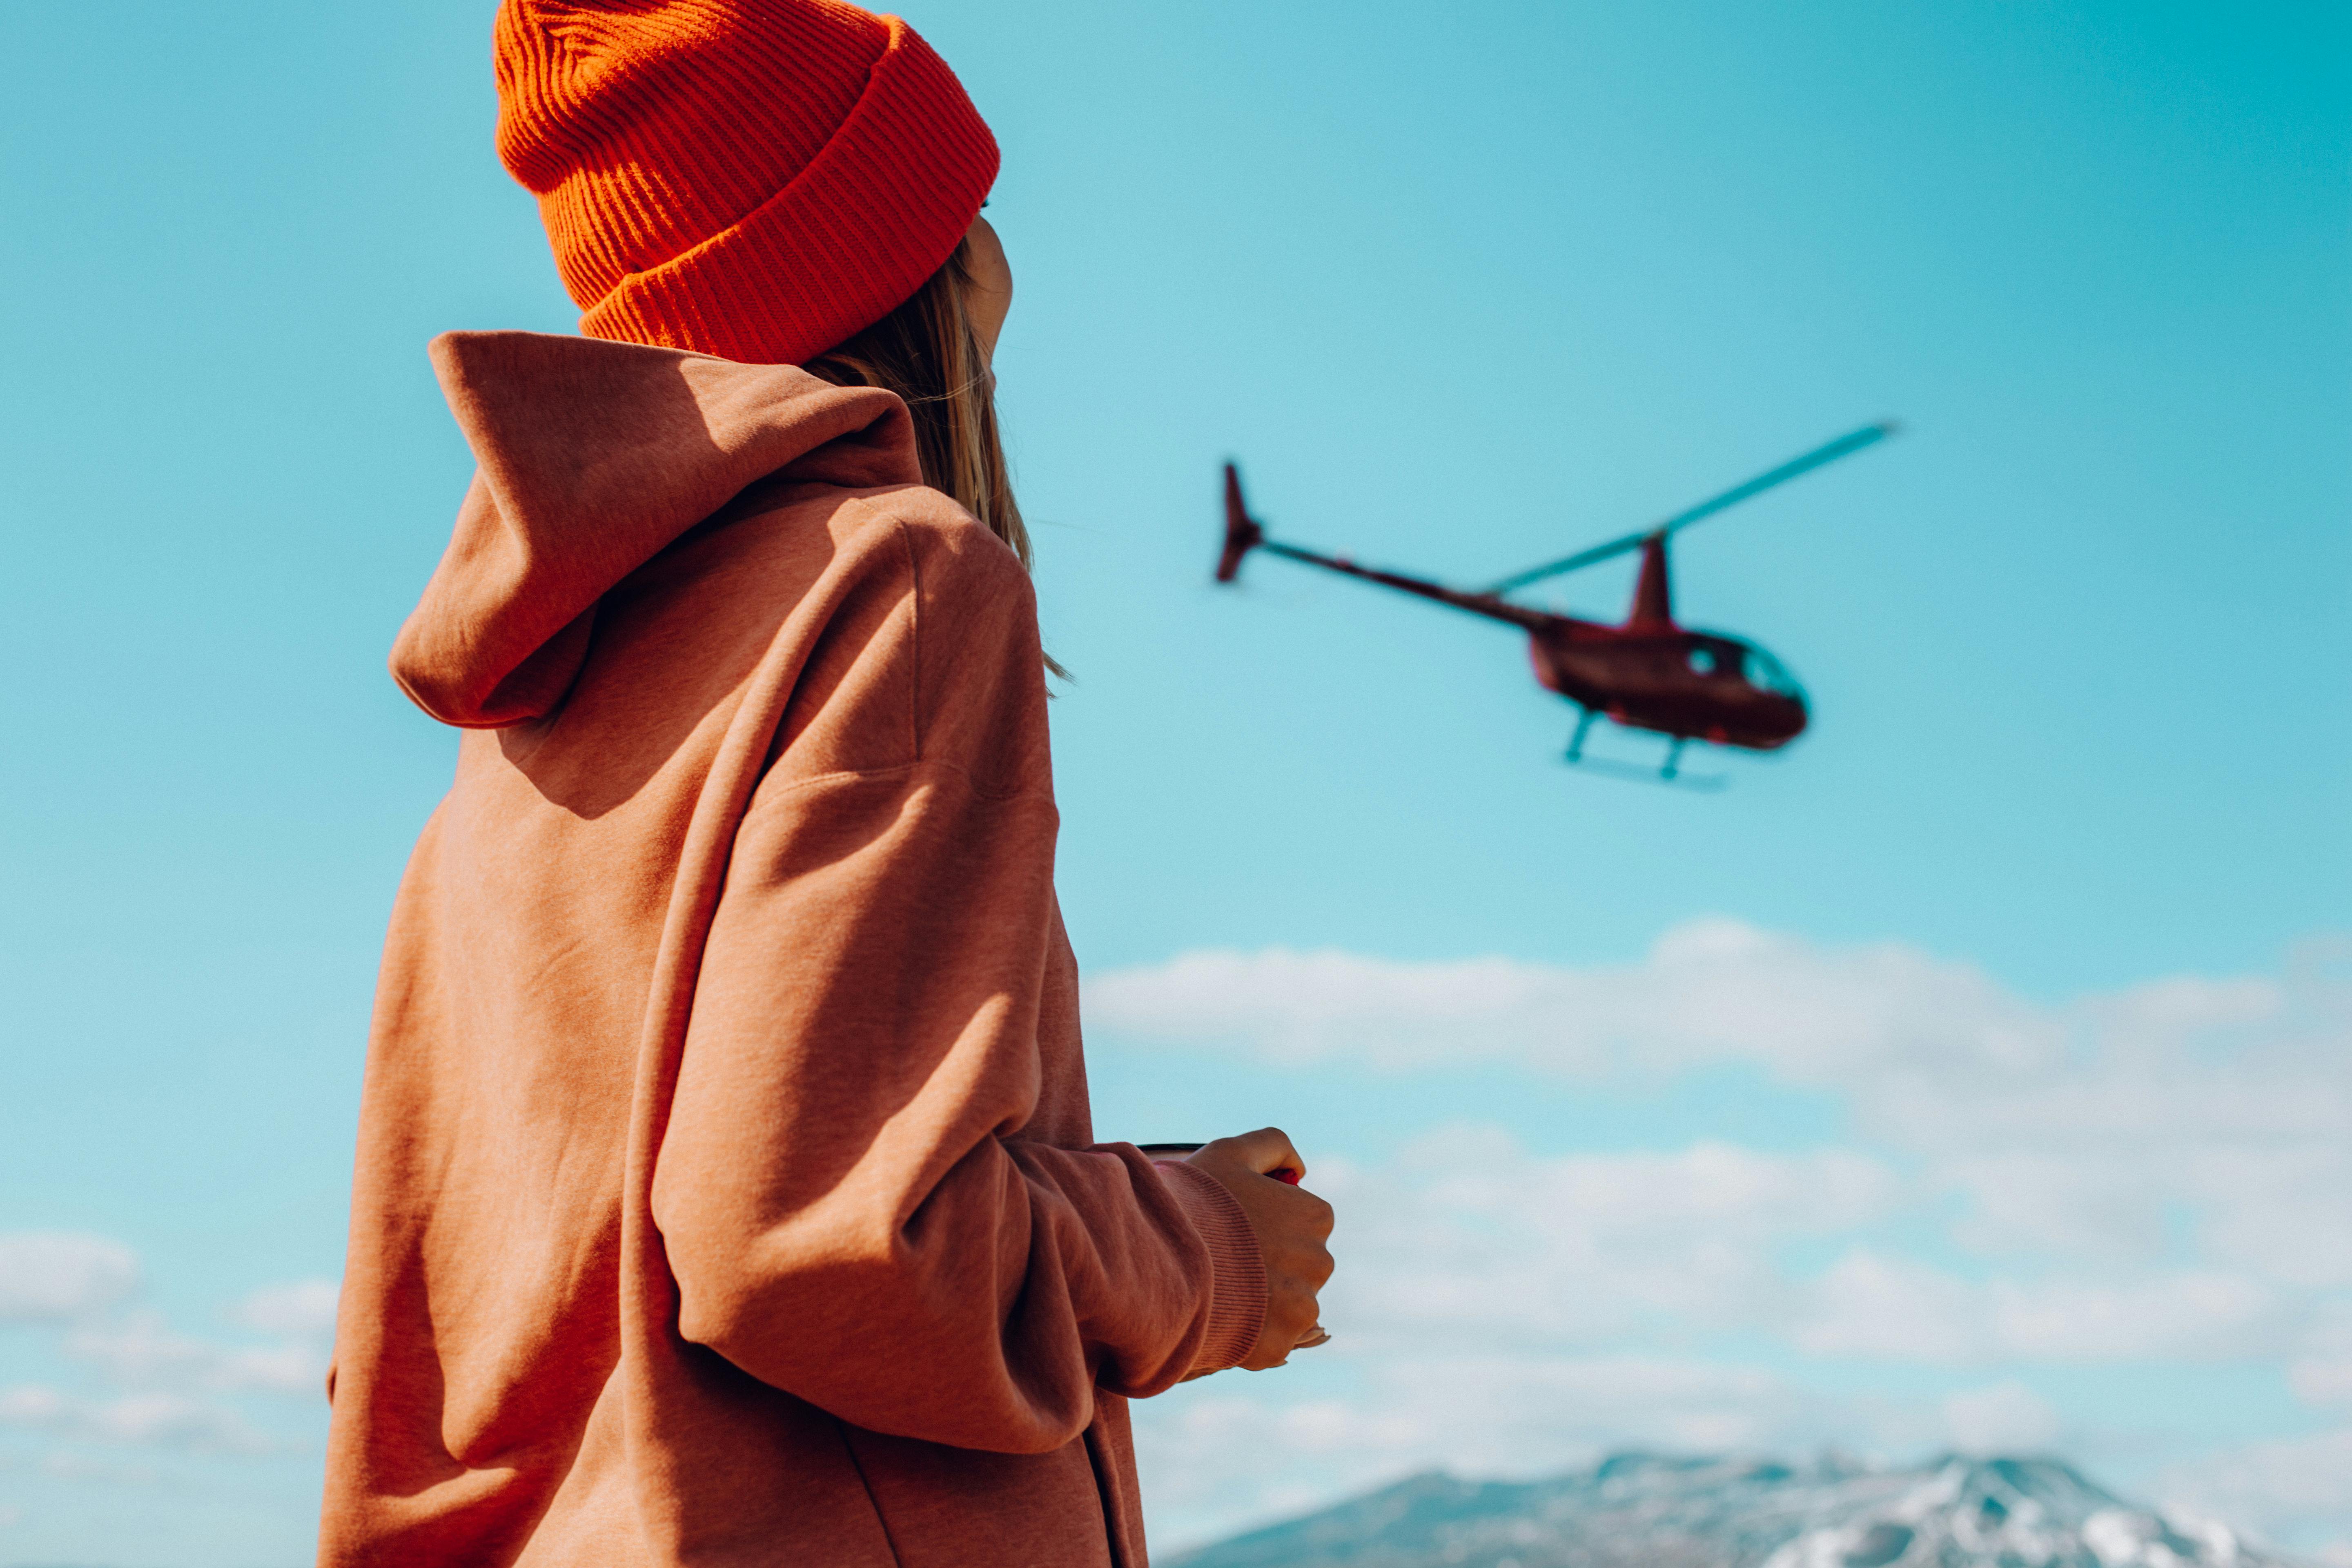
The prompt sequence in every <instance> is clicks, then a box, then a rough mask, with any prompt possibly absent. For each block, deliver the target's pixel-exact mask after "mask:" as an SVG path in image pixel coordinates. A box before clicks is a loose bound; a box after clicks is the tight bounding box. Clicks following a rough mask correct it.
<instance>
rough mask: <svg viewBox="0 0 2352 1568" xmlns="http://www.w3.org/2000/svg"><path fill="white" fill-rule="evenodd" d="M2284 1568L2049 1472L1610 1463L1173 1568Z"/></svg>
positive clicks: (1388, 1493)
mask: <svg viewBox="0 0 2352 1568" xmlns="http://www.w3.org/2000/svg"><path fill="white" fill-rule="evenodd" d="M1636 1565H1639V1568H2288V1560H2287V1559H2285V1558H2283V1557H2278V1556H2274V1555H2271V1554H2268V1553H2265V1552H2258V1551H2255V1550H2253V1549H2252V1548H2250V1547H2247V1546H2245V1545H2244V1544H2242V1543H2241V1542H2239V1541H2238V1540H2237V1539H2236V1538H2235V1537H2234V1536H2233V1535H2232V1534H2231V1532H2230V1531H2226V1530H2223V1529H2221V1528H2220V1527H2218V1526H2213V1525H2191V1524H2188V1523H2184V1522H2182V1521H2175V1520H2168V1519H2167V1518H2166V1517H2164V1516H2163V1515H2162V1514H2159V1513H2158V1512H2156V1511H2154V1510H2149V1509H2146V1508H2141V1507H2138V1506H2136V1505H2134V1504H2131V1503H2128V1502H2126V1501H2124V1500H2122V1499H2120V1498H2117V1497H2116V1496H2115V1495H2114V1494H2112V1493H2110V1492H2108V1491H2106V1490H2105V1489H2103V1488H2101V1487H2099V1486H2097V1485H2095V1483H2093V1482H2091V1481H2089V1480H2087V1479H2084V1477H2083V1476H2082V1475H2081V1474H2080V1473H2079V1472H2077V1471H2076V1470H2074V1468H2072V1467H2071V1466H2068V1465H2066V1464H2063V1463H2062V1462H2060V1461H2058V1460H2055V1459H2040V1458H2033V1459H2026V1458H1993V1459H1978V1458H1959V1457H1958V1456H1949V1457H1946V1458H1939V1459H1936V1460H1933V1461H1931V1462H1929V1463H1927V1464H1924V1465H1919V1466H1915V1467H1912V1468H1879V1467H1874V1466H1869V1465H1864V1464H1862V1463H1860V1462H1858V1461H1854V1460H1851V1459H1846V1458H1840V1457H1838V1456H1835V1455H1829V1456H1825V1457H1823V1458H1820V1459H1816V1460H1814V1461H1812V1462H1811V1463H1810V1464H1804V1465H1789V1464H1781V1463H1779V1462H1776V1461H1772V1460H1759V1459H1724V1458H1665V1457H1661V1456H1658V1455H1651V1454H1621V1455H1618V1456H1616V1457H1615V1458H1611V1459H1609V1460H1607V1461H1605V1462H1603V1463H1602V1464H1601V1465H1599V1466H1598V1467H1596V1468H1593V1469H1592V1470H1591V1471H1587V1472H1580V1473H1578V1474H1574V1475H1568V1476H1562V1477H1559V1478H1558V1479H1552V1480H1544V1481H1530V1482H1499V1481H1490V1482H1477V1481H1463V1480H1456V1479H1454V1478H1453V1477H1450V1476H1444V1475H1426V1476H1416V1477H1413V1478H1412V1479H1409V1480H1404V1481H1400V1482H1399V1483H1397V1484H1396V1485H1395V1486H1392V1487H1389V1488H1387V1489H1383V1490H1381V1491H1377V1492H1374V1493H1372V1494H1370V1496H1367V1497H1362V1498H1358V1499H1356V1500H1352V1501H1349V1502H1345V1503H1341V1504H1339V1506H1338V1507H1336V1508H1332V1509H1328V1510H1324V1511H1323V1512H1321V1513H1317V1514H1311V1515H1308V1516H1307V1517H1306V1518H1304V1519H1298V1520H1293V1521H1288V1522H1286V1523H1284V1524H1278V1525H1275V1526H1272V1527H1271V1528H1268V1529H1265V1530H1260V1531H1254V1532H1252V1533H1250V1534H1247V1535H1243V1536H1239V1537H1236V1538H1235V1539H1234V1540H1232V1541H1227V1542H1222V1543H1220V1544H1218V1545H1215V1546H1211V1547H1208V1548H1205V1549H1203V1550H1202V1551H1199V1552H1192V1553H1190V1554H1188V1555H1185V1556H1182V1557H1179V1558H1176V1559H1174V1560H1172V1562H1171V1564H1170V1568H1636Z"/></svg>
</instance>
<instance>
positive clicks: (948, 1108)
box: [320, 0, 1330, 1568]
mask: <svg viewBox="0 0 2352 1568" xmlns="http://www.w3.org/2000/svg"><path fill="white" fill-rule="evenodd" d="M497 47H498V61H499V89H500V94H501V113H500V119H499V150H500V153H501V154H502V156H503V157H504V159H505V161H506V163H507V164H508V166H509V168H510V169H511V170H512V171H513V172H514V173H515V174H517V176H518V177H519V178H520V179H521V180H522V181H523V182H524V183H525V184H528V185H529V186H530V188H531V189H533V190H534V191H536V192H538V193H539V195H540V196H541V206H542V211H543V213H544V215H545V217H546V220H547V225H548V229H549V233H550V236H551V239H552V241H553V244H554V247H555V253H556V259H557V262H558V265H559V268H560V269H561V270H562V276H563V279H564V281H565V283H566V285H567V286H568V287H569V288H570V289H571V291H572V295H573V297H574V299H576V300H578V301H579V302H580V303H581V305H582V306H583V309H584V310H585V311H586V315H585V317H584V319H583V327H584V329H585V331H586V333H587V334H588V335H586V336H583V337H579V338H567V337H546V336H540V335H534V334H529V333H481V334H456V335H452V336H449V337H445V338H443V339H441V340H439V341H438V342H436V344H435V345H434V361H435V364H436V368H437V370H438V371H439V373H440V375H441V379H442V383H443V385H444V387H445V389H446V392H447V395H448V398H449V403H450V406H451V407H452V409H453V410H454V411H455V412H456V414H457V419H458V422H459V424H460V425H461V426H463V427H464V430H465V432H466V435H467V439H468V440H469V441H470V442H471V443H472V445H473V447H474V450H475V453H476V455H477V458H478V460H479V464H480V470H479V473H478V477H477V479H476V480H475V482H474V485H473V487H472V489H471V490H470V491H469V493H468V494H467V498H466V500H465V503H464V506H463V508H462V510H460V512H459V514H458V519H457V530H456V534H455V537H454V538H453V540H452V542H451V543H450V546H449V550H448V553H447V554H446V557H445V558H444V559H443V561H442V563H441V565H440V568H439V569H438V571H437V572H436V574H435V575H434V577H433V580H432V582H431V584H429V585H428V586H427V588H426V589H425V596H424V599H423V602H422V603H421V604H420V605H418V606H417V609H416V611H415V615H414V616H412V617H411V618H410V620H409V622H408V624H407V625H406V626H405V627H404V628H403V630H402V632H401V636H400V638H399V642H398V644H397V646H396V647H395V649H394V655H393V668H394V674H395V676H396V677H397V678H398V679H399V680H400V682H401V684H402V685H403V687H404V689H406V690H407V691H408V693H409V695H410V696H411V697H413V698H414V699H415V700H416V702H417V703H418V704H419V705H420V706H422V707H423V708H424V709H425V710H426V711H427V712H429V713H431V714H433V715H434V716H435V717H436V718H438V719H440V720H442V721H446V722H447V723H450V724H454V725H458V726H461V727H463V728H465V729H466V730H467V731H468V733H467V735H466V737H465V739H464V742H463V744H462V745H461V747H460V748H459V754H458V764H457V782H456V784H455V786H454V787H453V788H452V790H451V792H450V794H449V795H448V797H447V799H446V800H445V801H444V802H443V803H442V805H441V807H440V809H439V810H438V811H437V812H436V814H435V816H434V817H433V819H432V821H431V822H430V824H428V825H427V826H426V828H425V834H424V837H423V838H422V840H421V842H420V843H419V844H418V847H417V849H416V853H415V858H414V859H413V861H412V862H411V864H410V867H409V870H408V873H407V876H406V878H405V879H404V882H403V885H402V888H401V891H400V896H399V900H398V902H397V904H396V906H395V910H394V917H393V921H392V928H391V932H390V936H389V939H388V942H387V947H386V953H385V959H384V968H383V980H382V984H381V988H380V992H379V995H378V1002H377V1013H376V1019H375V1024H374V1029H373V1040H372V1043H371V1046H370V1050H369V1058H368V1068H367V1079H366V1088H365V1092H364V1099H363V1104H362V1117H361V1131H360V1149H359V1161H358V1173H357V1181H356V1185H355V1191H354V1195H353V1209H352V1244H351V1256H350V1261H349V1265H348V1270H347V1274H346V1278H345V1282H344V1287H343V1304H342V1314H341V1323H340V1325H339V1328H338V1336H337V1351H336V1363H337V1364H336V1370H335V1372H334V1373H333V1374H332V1375H331V1380H330V1390H331V1395H332V1398H333V1402H334V1418H333V1427H332V1435H331V1440H330V1444H329V1452H328V1479H327V1496H326V1509H325V1518H324V1523H323V1528H322V1545H321V1550H320V1560H321V1561H322V1562H324V1563H334V1564H357V1563H370V1564H394V1563H397V1564H403V1565H415V1564H430V1563H466V1564H474V1563H550V1564H565V1565H601V1564H667V1563H697V1564H703V1563H710V1564H738V1563H744V1564H749V1563H762V1564H765V1563H775V1564H782V1563H791V1564H795V1565H803V1568H806V1565H828V1568H829V1565H834V1564H841V1565H856V1568H866V1565H872V1568H884V1565H889V1564H902V1565H907V1568H929V1565H933V1564H938V1565H942V1568H944V1565H948V1564H953V1565H956V1568H991V1565H1002V1568H1039V1565H1054V1568H1059V1565H1063V1564H1071V1565H1090V1564H1109V1563H1118V1564H1125V1565H1133V1568H1140V1565H1141V1564H1142V1563H1144V1560H1145V1559H1144V1548H1143V1540H1142V1531H1141V1526H1140V1521H1139V1512H1138V1509H1137V1500H1136V1489H1135V1474H1134V1464H1133V1458H1132V1455H1131V1451H1130V1447H1129V1437H1128V1426H1127V1418H1126V1414H1125V1406H1124V1404H1123V1400H1124V1398H1126V1397H1133V1396H1139V1395H1145V1394H1154V1393H1158V1392H1160V1390H1162V1389H1165V1388H1167V1387H1168V1386H1170V1385H1171V1384H1174V1383H1175V1382H1177V1381H1179V1380H1181V1379H1183V1378H1186V1377H1191V1376H1198V1375H1202V1374H1204V1373H1211V1372H1214V1371H1217V1370H1220V1369H1222V1368H1224V1367H1229V1366H1235V1365H1239V1366H1245V1367H1253V1368H1258V1367H1266V1366H1273V1365H1278V1364H1280V1363H1281V1362H1282V1361H1283V1359H1284V1358H1285V1357H1286V1355H1287V1354H1288V1353H1289V1352H1290V1351H1291V1350H1293V1349H1294V1348H1297V1346H1298V1345H1299V1344H1301V1343H1303V1342H1316V1341H1317V1340H1318V1338H1319V1331H1318V1330H1317V1328H1316V1303H1315V1295H1316V1291H1317V1290H1318V1288H1319V1287H1320V1286H1321V1284H1322V1282H1323V1280H1324V1279H1325V1278H1327V1277H1328V1273H1329V1270H1330V1260H1329V1258H1328V1254H1327V1253H1326V1252H1325V1250H1324V1247H1323V1241H1324V1238H1325V1237H1326V1236H1327V1235H1328V1230H1329V1222H1330V1212H1329V1210H1328V1207H1327V1206H1326V1205H1323V1204H1322V1203H1321V1201H1320V1200H1318V1199H1317V1198H1315V1197H1313V1196H1311V1195H1310V1194H1306V1193H1303V1192H1301V1191H1299V1190H1298V1189H1297V1188H1296V1187H1293V1186H1288V1185H1285V1184H1283V1183H1281V1182H1279V1181H1276V1180H1275V1179H1273V1177H1272V1175H1271V1173H1274V1172H1276V1171H1278V1170H1280V1169H1282V1168H1283V1167H1285V1166H1290V1167H1297V1165H1298V1161H1297V1153H1296V1152H1295V1151H1294V1150H1292V1148H1291V1147H1290V1145H1289V1142H1288V1141H1287V1140H1286V1139H1285V1138H1284V1137H1283V1136H1282V1134H1280V1133H1279V1132H1276V1131H1270V1130H1269V1131H1263V1132H1258V1133H1252V1134H1248V1135H1245V1136H1242V1137H1237V1138H1230V1139H1224V1140H1221V1141H1219V1142H1213V1143H1211V1144H1209V1145H1208V1146H1207V1147H1206V1148H1204V1149H1203V1150H1202V1152H1200V1153H1199V1154H1198V1155H1196V1156H1195V1157H1193V1158H1192V1160H1191V1161H1189V1162H1187V1163H1165V1164H1156V1163H1153V1162H1151V1161H1150V1160H1147V1159H1146V1158H1144V1157H1143V1156H1142V1155H1141V1154H1140V1153H1139V1152H1137V1151H1136V1150H1135V1149H1134V1148H1132V1147H1131V1146H1129V1145H1126V1144H1097V1143H1096V1142H1094V1139H1093V1132H1092V1130H1091V1128H1090V1127H1089V1125H1088V1116H1087V1093H1086V1079H1085V1069H1084V1065H1083V1062H1082V1059H1081V1056H1080V1048H1079V1041H1078V1030H1077V1014H1076V1008H1077V977H1076V964H1075V963H1074V961H1073V959H1072V958H1071V955H1070V951H1069V947H1068V944H1067V942H1066V940H1065V939H1064V936H1063V933H1062V927H1061V921H1060V918H1059V915H1058V912H1057V910H1056V908H1055V899H1054V891H1053V885H1052V869H1053V850H1054V834H1055V808H1054V802H1053V795H1052V780H1051V777H1050V769H1049V762H1048V756H1047V748H1046V732H1045V675H1044V668H1045V658H1044V654H1043V652H1042V650H1041V648H1040V647H1039V645H1038V640H1037V631H1036V619H1035V614H1034V605H1033V601H1032V598H1031V593H1030V587H1029V582H1028V577H1027V574H1026V573H1025V571H1024V560H1025V554H1026V541H1025V539H1024V535H1023V532H1022V527H1021V520H1020V514H1019V512H1018V510H1016V509H1015V507H1014V505H1013V497H1012V492H1011V489H1010V488H1009V486H1008V485H1007V484H1006V482H1005V475H1004V462H1003V454H1002V451H1001V450H1000V448H999V446H998V443H997V437H996V427H995V420H994V415H993V411H992V402H991V388H992V382H991V379H990V376H989V373H988V368H987V367H988V360H989V355H990V353H991V352H992V348H993V345H994V342H995V336H996V332H997V330H998V328H999V326H1000V325H1001V324H1002V322H1003V317H1004V311H1005V308H1006V306H1007V305H1008V304H1009V302H1010V300H1011V294H1012V283H1011V277H1010V274H1009V272H1008V271H1007V270H1006V268H1005V267H1004V263H1003V252H1002V250H1001V249H1000V248H999V247H998V245H997V243H996V239H995V237H994V234H993V232H992V230H991V229H990V227H989V226H988V225H987V224H986V223H985V222H983V221H982V220H981V219H980V217H979V210H980V207H981V205H982V200H983V198H984V197H985V195H986V194H987V191H988V187H989V185H990V184H991V182H992V180H993V178H994V175H995V170H996V150H995V144H994V142H993V141H992V139H991V137H990V136H989V133H988V131H987V128H986V127H985V126H984V125H983V124H982V122H981V121H980V119H979V117H978V115H977V114H976V113H975V112H974V111H973V110H972V108H971V104H970V102H969V100H967V99H966V98H965V96H964V94H963V91H962V89H961V87H960V86H959V85H958V84H957V82H956V79H955V78H954V77H953V76H952V75H951V74H950V72H949V71H948V69H947V68H946V67H945V66H944V65H943V64H941V63H940V60H939V58H937V57H936V56H935V55H933V54H932V53H931V52H930V50H929V48H927V47H925V46H924V44H923V43H922V41H921V40H920V39H919V38H918V37H916V36H915V35H914V34H913V33H912V32H911V31H910V30H908V28H907V27H906V26H905V25H904V24H903V23H900V22H898V21H897V20H896V19H894V18H889V17H878V16H871V15H869V14H867V13H866V12H863V11H859V10H856V9H854V8H852V7H849V6H845V5H837V4H833V3H831V0H605V3H604V4H601V5H600V4H593V3H578V0H574V3H564V4H557V3H553V0H506V4H505V5H504V6H503V8H502V9H501V11H500V13H499V21H498V30H497ZM795 366H804V367H805V368H793V367H795Z"/></svg>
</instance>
